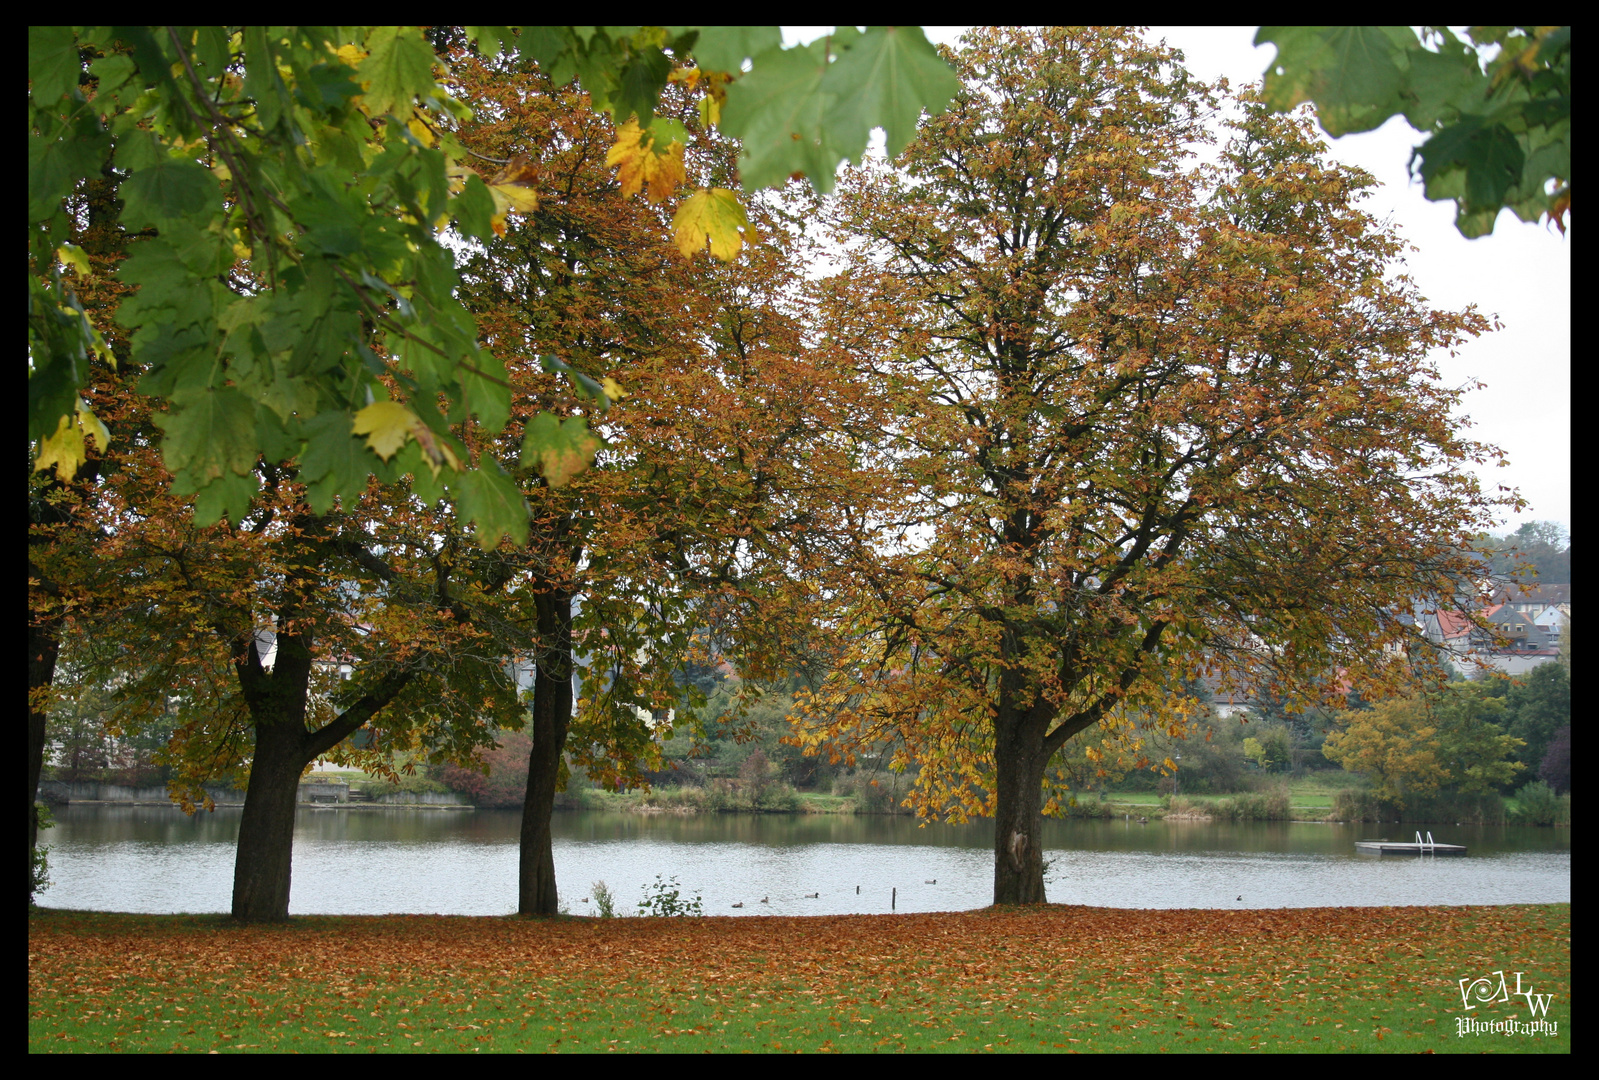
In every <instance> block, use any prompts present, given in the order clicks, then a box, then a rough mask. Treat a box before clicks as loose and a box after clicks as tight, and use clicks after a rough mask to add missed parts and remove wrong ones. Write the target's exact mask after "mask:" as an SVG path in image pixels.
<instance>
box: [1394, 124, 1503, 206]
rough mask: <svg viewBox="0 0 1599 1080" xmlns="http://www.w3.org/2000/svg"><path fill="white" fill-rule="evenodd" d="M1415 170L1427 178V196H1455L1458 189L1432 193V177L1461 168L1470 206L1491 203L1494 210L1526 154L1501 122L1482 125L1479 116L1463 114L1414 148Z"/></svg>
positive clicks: (1465, 194) (1433, 197)
mask: <svg viewBox="0 0 1599 1080" xmlns="http://www.w3.org/2000/svg"><path fill="white" fill-rule="evenodd" d="M1416 155H1417V156H1418V157H1419V158H1420V160H1421V164H1420V167H1419V169H1418V171H1419V172H1420V174H1421V176H1422V178H1423V179H1424V180H1426V181H1427V197H1428V198H1429V199H1436V198H1450V197H1456V196H1458V195H1459V194H1461V192H1458V191H1454V190H1450V191H1449V193H1448V194H1442V193H1440V194H1436V195H1435V194H1434V191H1435V190H1439V191H1440V192H1441V190H1442V189H1440V188H1435V186H1434V179H1435V178H1436V177H1439V176H1440V174H1442V173H1444V172H1447V171H1448V170H1450V169H1452V168H1455V167H1459V168H1462V169H1464V170H1465V187H1464V192H1463V194H1464V196H1465V200H1466V203H1467V204H1468V205H1469V206H1470V207H1471V208H1472V209H1485V208H1487V207H1489V206H1492V207H1493V208H1494V210H1495V212H1497V211H1498V209H1499V206H1500V203H1501V201H1502V200H1503V198H1504V196H1505V193H1506V192H1507V191H1509V190H1510V188H1511V187H1512V186H1514V185H1515V183H1516V182H1517V181H1518V180H1520V179H1521V169H1522V165H1523V164H1524V163H1525V161H1526V155H1524V154H1523V153H1522V150H1521V143H1520V142H1519V141H1518V140H1517V138H1516V137H1515V136H1514V135H1513V134H1511V133H1510V132H1509V131H1508V130H1506V129H1505V127H1504V126H1503V125H1502V124H1484V123H1483V122H1482V120H1481V118H1479V117H1475V116H1467V117H1464V118H1462V119H1461V121H1460V122H1459V123H1458V124H1450V125H1449V126H1448V127H1445V128H1444V129H1443V130H1441V131H1439V132H1437V133H1436V134H1435V135H1433V137H1432V138H1430V139H1428V140H1427V141H1426V142H1424V143H1422V144H1421V146H1419V147H1417V149H1416Z"/></svg>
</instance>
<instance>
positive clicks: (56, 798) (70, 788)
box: [39, 780, 472, 807]
mask: <svg viewBox="0 0 1599 1080" xmlns="http://www.w3.org/2000/svg"><path fill="white" fill-rule="evenodd" d="M205 790H206V794H208V795H210V796H211V801H212V802H214V803H216V804H217V805H218V806H243V805H244V792H243V791H241V790H238V789H236V788H222V787H215V788H213V787H208V788H206V789H205ZM39 801H40V802H45V803H50V804H53V805H61V804H65V803H117V804H120V805H123V806H142V805H156V806H166V805H170V804H171V803H172V800H171V798H170V797H169V796H168V795H167V789H166V788H165V787H124V786H123V785H121V784H98V783H67V782H66V781H63V780H44V781H41V782H40V783H39ZM300 802H302V803H316V804H322V805H339V806H350V805H352V804H351V802H350V785H349V784H346V783H342V782H340V783H329V782H322V781H318V782H316V783H312V784H301V785H300ZM353 805H356V806H363V805H364V806H371V805H379V806H466V807H469V806H471V805H472V803H471V801H470V800H469V799H467V797H466V796H464V795H458V794H456V793H455V792H453V791H417V792H409V791H397V792H394V793H393V794H390V795H379V796H378V797H377V798H375V799H371V800H363V801H362V802H358V803H355V804H353Z"/></svg>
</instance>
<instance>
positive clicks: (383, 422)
mask: <svg viewBox="0 0 1599 1080" xmlns="http://www.w3.org/2000/svg"><path fill="white" fill-rule="evenodd" d="M416 423H417V417H416V414H415V413H413V412H412V411H411V410H410V409H407V408H406V407H405V406H404V405H401V404H399V403H398V402H394V401H374V402H373V403H372V404H370V405H368V406H367V407H366V408H364V409H362V410H361V411H360V412H358V413H356V414H355V426H354V427H352V428H351V429H350V433H351V434H352V435H365V436H366V437H367V438H366V444H367V445H368V446H370V447H371V448H372V451H373V453H375V454H377V456H378V457H380V458H382V459H383V460H384V461H387V460H389V458H391V457H393V456H394V455H395V454H396V453H397V452H398V451H399V449H400V447H402V446H404V445H405V440H406V439H407V438H409V437H410V434H411V428H412V427H413V426H414V425H415V424H416Z"/></svg>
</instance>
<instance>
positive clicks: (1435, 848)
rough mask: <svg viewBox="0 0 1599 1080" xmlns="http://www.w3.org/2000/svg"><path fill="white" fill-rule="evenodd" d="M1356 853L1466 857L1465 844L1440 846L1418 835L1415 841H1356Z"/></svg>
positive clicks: (1428, 838)
mask: <svg viewBox="0 0 1599 1080" xmlns="http://www.w3.org/2000/svg"><path fill="white" fill-rule="evenodd" d="M1355 851H1357V852H1358V853H1360V854H1362V855H1464V854H1465V853H1466V847H1465V845H1464V844H1440V843H1437V842H1436V841H1435V840H1433V838H1432V833H1428V834H1427V839H1425V840H1423V839H1422V838H1421V834H1420V833H1417V834H1416V838H1415V839H1414V840H1409V841H1402V840H1356V841H1355Z"/></svg>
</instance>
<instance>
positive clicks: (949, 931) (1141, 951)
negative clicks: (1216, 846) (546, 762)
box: [28, 904, 1571, 1053]
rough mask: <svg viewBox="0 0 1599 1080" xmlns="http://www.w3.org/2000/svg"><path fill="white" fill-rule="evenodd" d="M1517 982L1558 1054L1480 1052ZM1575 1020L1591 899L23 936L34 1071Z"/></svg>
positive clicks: (1272, 1040)
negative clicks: (103, 1055) (249, 1057)
mask: <svg viewBox="0 0 1599 1080" xmlns="http://www.w3.org/2000/svg"><path fill="white" fill-rule="evenodd" d="M1498 971H1502V972H1504V973H1505V977H1506V979H1507V981H1508V989H1509V991H1510V992H1511V993H1512V994H1514V991H1515V989H1516V986H1515V978H1516V973H1517V972H1520V973H1521V980H1522V982H1521V987H1522V989H1531V990H1532V991H1533V992H1535V993H1537V994H1539V995H1543V994H1552V995H1553V999H1552V1001H1551V1002H1550V1004H1549V1005H1548V1006H1547V1018H1548V1021H1549V1022H1550V1023H1551V1025H1552V1026H1553V1028H1554V1033H1553V1034H1519V1033H1518V1034H1516V1035H1510V1036H1507V1035H1504V1034H1468V1035H1466V1036H1464V1037H1461V1036H1459V1035H1458V1034H1457V1032H1458V1025H1457V1018H1460V1017H1473V1018H1482V1019H1485V1020H1490V1021H1492V1020H1499V1021H1503V1020H1509V1019H1514V1020H1516V1021H1518V1022H1521V1023H1525V1022H1527V1021H1528V1020H1529V1019H1531V1018H1532V1015H1531V1013H1530V1011H1529V1008H1528V1005H1527V1002H1526V1001H1525V1000H1524V999H1522V998H1519V997H1515V996H1512V997H1511V998H1510V1001H1509V1003H1503V1002H1497V1001H1496V1002H1486V1001H1480V1000H1476V999H1474V1000H1473V1005H1474V1007H1473V1008H1472V1009H1470V1010H1467V1009H1466V1008H1465V1007H1464V1004H1463V1002H1462V999H1461V991H1460V986H1459V981H1460V980H1461V979H1462V978H1468V979H1476V978H1478V977H1484V976H1485V977H1488V978H1490V980H1496V979H1497V976H1496V975H1495V974H1494V973H1495V972H1498ZM1497 986H1498V984H1497V981H1494V982H1493V984H1492V989H1493V990H1494V991H1495V992H1497ZM1570 1003H1571V907H1570V905H1569V904H1565V905H1546V906H1525V907H1478V908H1327V909H1297V910H1279V911H1128V910H1112V909H1100V908H1081V907H1064V906H1050V907H1046V908H1040V909H1033V910H1015V909H986V910H983V911H975V912H961V913H945V914H933V915H905V916H836V917H810V918H776V917H765V918H704V919H694V918H679V919H616V920H597V919H578V918H562V919H555V920H546V921H520V920H516V919H509V918H504V919H496V918H465V917H453V918H452V917H443V916H373V917H344V918H335V917H304V918H296V919H294V920H292V921H291V922H289V923H287V924H285V925H278V926H247V927H246V926H235V925H233V924H232V923H231V922H229V921H228V920H227V919H226V918H225V917H221V916H149V915H112V914H93V913H83V912H68V911H50V910H45V911H42V912H40V913H38V914H35V915H33V916H31V917H30V919H29V926H28V1046H29V1049H30V1050H32V1051H35V1052H41V1051H80V1052H82V1051H131V1052H151V1051H168V1050H176V1051H186V1052H195V1053H203V1052H209V1051H216V1052H220V1053H233V1052H249V1051H300V1052H319V1053H320V1052H328V1051H338V1052H344V1053H365V1052H417V1051H424V1052H426V1051H434V1052H440V1051H484V1052H495V1051H501V1052H522V1051H557V1052H560V1051H579V1052H593V1051H645V1052H652V1051H741V1050H755V1051H783V1052H787V1051H797V1050H811V1051H876V1050H886V1051H899V1050H937V1051H947V1050H963V1051H970V1052H1032V1051H1042V1052H1068V1051H1082V1052H1107V1051H1110V1052H1126V1051H1154V1050H1172V1051H1196V1050H1219V1051H1240V1050H1262V1051H1298V1052H1316V1053H1322V1052H1349V1051H1356V1052H1363V1051H1390V1050H1391V1051H1398V1052H1416V1051H1424V1052H1425V1051H1439V1052H1449V1051H1464V1052H1480V1051H1498V1052H1525V1051H1543V1052H1550V1051H1553V1052H1567V1051H1569V1050H1570V1047H1571V1044H1570V1039H1571V1036H1570V1028H1569V1018H1570Z"/></svg>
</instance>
